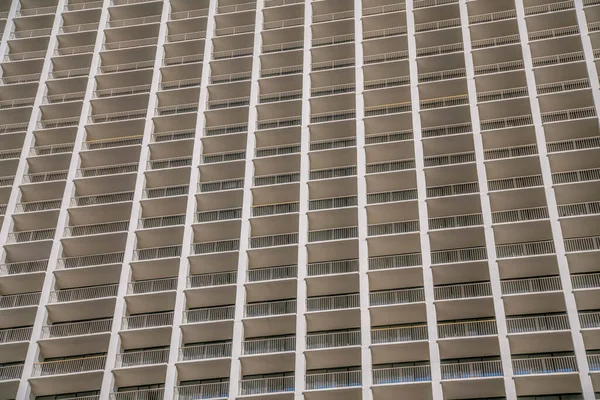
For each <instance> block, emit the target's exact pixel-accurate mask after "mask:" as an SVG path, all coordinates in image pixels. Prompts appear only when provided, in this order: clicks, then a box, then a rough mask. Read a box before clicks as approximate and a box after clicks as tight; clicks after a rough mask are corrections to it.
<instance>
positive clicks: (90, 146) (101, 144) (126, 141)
mask: <svg viewBox="0 0 600 400" xmlns="http://www.w3.org/2000/svg"><path fill="white" fill-rule="evenodd" d="M140 144H142V135H136V136H125V137H117V138H110V139H98V140H88V141H85V142H83V143H82V146H81V149H82V150H98V149H110V148H113V147H124V146H136V145H140Z"/></svg>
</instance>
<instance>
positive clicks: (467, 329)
mask: <svg viewBox="0 0 600 400" xmlns="http://www.w3.org/2000/svg"><path fill="white" fill-rule="evenodd" d="M437 330H438V337H439V338H440V339H449V338H461V337H472V336H490V335H497V334H498V329H497V327H496V321H495V320H487V321H467V322H454V323H449V324H438V326H437Z"/></svg>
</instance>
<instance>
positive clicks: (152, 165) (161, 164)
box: [146, 157, 192, 171]
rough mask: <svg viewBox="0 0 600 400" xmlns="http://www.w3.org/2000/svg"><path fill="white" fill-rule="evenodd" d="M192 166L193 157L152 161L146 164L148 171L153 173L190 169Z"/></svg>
mask: <svg viewBox="0 0 600 400" xmlns="http://www.w3.org/2000/svg"><path fill="white" fill-rule="evenodd" d="M190 165H192V157H175V158H164V159H159V160H150V161H148V162H147V163H146V169H147V170H149V171H152V170H157V169H168V168H180V167H189V166H190Z"/></svg>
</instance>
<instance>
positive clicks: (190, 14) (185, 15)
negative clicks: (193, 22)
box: [169, 8, 208, 21]
mask: <svg viewBox="0 0 600 400" xmlns="http://www.w3.org/2000/svg"><path fill="white" fill-rule="evenodd" d="M206 16H208V8H202V9H198V10H188V11H179V12H173V13H171V14H170V15H169V19H170V20H171V21H176V20H180V19H190V18H200V17H206Z"/></svg>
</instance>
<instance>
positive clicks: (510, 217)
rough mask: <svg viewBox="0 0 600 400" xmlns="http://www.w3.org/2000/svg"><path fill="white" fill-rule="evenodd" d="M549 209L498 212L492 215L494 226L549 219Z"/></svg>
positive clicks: (536, 208)
mask: <svg viewBox="0 0 600 400" xmlns="http://www.w3.org/2000/svg"><path fill="white" fill-rule="evenodd" d="M548 217H549V215H548V207H534V208H523V209H520V210H507V211H496V212H493V213H492V222H493V223H494V224H504V223H510V222H521V221H534V220H540V219H546V218H548Z"/></svg>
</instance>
